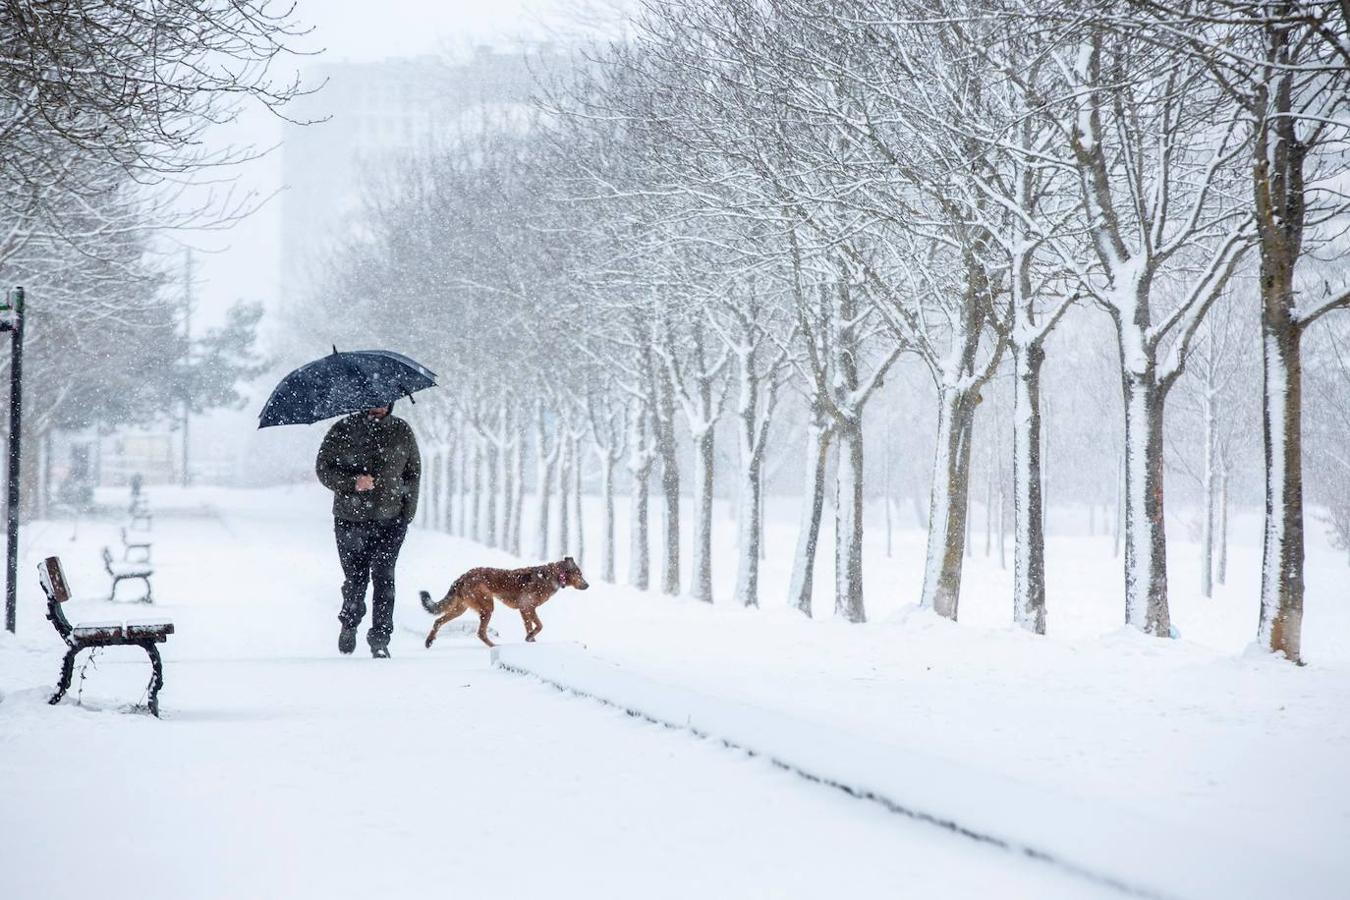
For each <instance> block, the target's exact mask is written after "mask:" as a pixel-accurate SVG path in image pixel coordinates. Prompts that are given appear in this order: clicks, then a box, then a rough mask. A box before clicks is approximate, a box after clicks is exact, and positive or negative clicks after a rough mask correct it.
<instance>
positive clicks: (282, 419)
mask: <svg viewBox="0 0 1350 900" xmlns="http://www.w3.org/2000/svg"><path fill="white" fill-rule="evenodd" d="M435 386H436V375H435V373H434V372H432V371H431V370H430V369H428V368H427V367H426V366H424V365H422V364H421V363H417V362H414V361H413V360H411V359H409V358H408V357H406V356H404V355H403V354H401V353H394V352H392V351H390V350H351V351H346V352H343V353H339V352H338V350H337V348H336V347H334V348H333V352H332V353H330V354H328V355H327V356H325V357H324V358H323V359H316V360H315V361H314V362H312V363H308V364H306V365H303V366H301V367H300V368H298V369H296V370H295V371H294V372H292V373H291V374H289V375H287V376H286V377H285V378H283V379H281V383H280V384H278V385H277V386H276V388H275V389H274V390H273V391H272V396H270V397H268V398H267V403H266V404H264V405H263V408H262V412H260V413H259V414H258V427H259V428H266V427H268V426H269V425H308V424H310V423H312V422H320V421H322V420H324V419H331V418H333V417H334V416H340V415H343V414H345V413H353V412H359V411H361V410H363V409H375V408H376V407H380V406H388V405H389V404H390V403H392V402H393V401H395V400H397V399H399V398H400V397H407V398H409V399H412V395H413V391H420V390H423V389H424V388H429V387H435Z"/></svg>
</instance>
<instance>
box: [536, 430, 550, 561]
mask: <svg viewBox="0 0 1350 900" xmlns="http://www.w3.org/2000/svg"><path fill="white" fill-rule="evenodd" d="M534 453H535V455H534V494H535V498H536V502H537V504H538V506H537V508H536V509H535V536H534V558H535V559H538V560H545V559H548V535H549V515H548V514H549V497H551V496H552V494H553V459H552V454H550V453H549V452H548V434H547V432H546V430H545V427H544V412H543V410H542V409H540V410H539V412H538V414H537V416H536V417H535V426H534Z"/></svg>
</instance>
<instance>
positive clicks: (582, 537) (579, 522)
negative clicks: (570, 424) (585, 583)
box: [572, 435, 586, 565]
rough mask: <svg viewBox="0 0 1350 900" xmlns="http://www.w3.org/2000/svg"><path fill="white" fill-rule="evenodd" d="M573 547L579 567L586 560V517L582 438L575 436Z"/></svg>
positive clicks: (573, 455) (573, 453) (573, 450)
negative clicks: (582, 469) (582, 483)
mask: <svg viewBox="0 0 1350 900" xmlns="http://www.w3.org/2000/svg"><path fill="white" fill-rule="evenodd" d="M572 512H573V521H572V534H574V535H576V537H575V538H573V541H572V545H573V547H574V548H575V550H576V552H575V553H574V556H575V557H576V562H577V564H578V565H581V563H582V562H583V561H584V560H585V558H586V528H585V525H584V521H585V519H584V516H583V510H582V506H581V438H580V436H577V435H573V437H572Z"/></svg>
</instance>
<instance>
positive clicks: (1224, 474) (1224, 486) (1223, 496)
mask: <svg viewBox="0 0 1350 900" xmlns="http://www.w3.org/2000/svg"><path fill="white" fill-rule="evenodd" d="M1220 458H1221V460H1222V461H1221V463H1220V465H1219V571H1218V573H1217V578H1218V581H1219V584H1227V583H1228V461H1227V459H1224V458H1223V457H1222V456H1221V457H1220Z"/></svg>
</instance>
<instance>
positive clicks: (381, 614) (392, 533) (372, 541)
mask: <svg viewBox="0 0 1350 900" xmlns="http://www.w3.org/2000/svg"><path fill="white" fill-rule="evenodd" d="M333 531H334V533H335V534H336V535H337V548H338V557H339V558H340V559H341V560H342V574H343V575H344V576H346V580H345V581H343V582H342V612H340V613H338V621H340V622H341V623H342V625H343V627H345V628H355V627H356V626H358V625H360V624H361V620H362V619H364V618H365V616H366V585H367V584H369V583H373V584H374V586H375V590H374V596H373V597H372V598H371V604H372V606H374V608H375V609H374V614H373V615H372V616H371V622H370V631H369V632H368V633H367V634H366V641H367V642H368V643H369V644H370V646H371V648H378V647H387V646H388V645H389V636H390V635H392V634H393V633H394V564H395V563H397V562H398V551H399V549H400V548H402V546H403V538H404V537H406V536H407V534H408V526H407V525H406V524H405V523H404V522H403V521H402V520H400V519H385V520H383V521H381V520H375V521H370V522H347V521H344V520H342V519H334V520H333Z"/></svg>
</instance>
